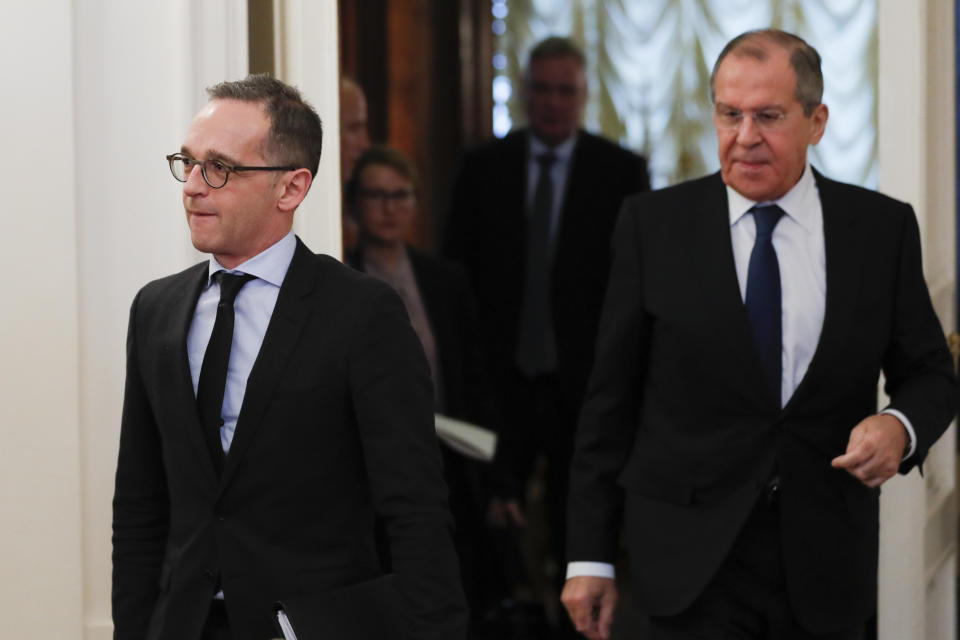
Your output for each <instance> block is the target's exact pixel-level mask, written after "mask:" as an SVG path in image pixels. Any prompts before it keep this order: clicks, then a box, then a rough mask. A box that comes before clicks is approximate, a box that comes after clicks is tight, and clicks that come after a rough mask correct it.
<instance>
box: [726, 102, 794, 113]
mask: <svg viewBox="0 0 960 640" xmlns="http://www.w3.org/2000/svg"><path fill="white" fill-rule="evenodd" d="M715 106H716V107H717V108H721V109H733V110H734V111H754V112H756V111H769V110H771V109H774V110H777V111H786V110H787V109H786V108H785V107H783V106H782V105H779V104H765V105H763V106H762V107H758V108H756V109H741V108H740V107H735V106H733V105H732V104H727V103H726V102H717V103H716V105H715Z"/></svg>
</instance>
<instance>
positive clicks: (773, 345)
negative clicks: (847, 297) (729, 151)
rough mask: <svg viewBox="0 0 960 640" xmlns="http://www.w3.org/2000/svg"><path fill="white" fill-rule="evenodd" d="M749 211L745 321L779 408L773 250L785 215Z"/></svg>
mask: <svg viewBox="0 0 960 640" xmlns="http://www.w3.org/2000/svg"><path fill="white" fill-rule="evenodd" d="M751 211H752V212H753V219H754V221H755V222H756V224H757V239H756V242H754V245H753V251H752V252H751V253H750V266H749V269H748V270H747V298H746V307H747V318H748V319H749V322H750V330H751V332H752V333H753V344H754V346H755V347H756V350H757V355H758V356H759V357H760V364H761V366H762V368H763V374H764V377H765V378H766V380H767V384H768V386H769V387H770V391H771V392H772V393H773V394H774V397H775V398H776V399H777V404H778V405H779V404H780V402H781V398H780V395H781V390H780V385H781V379H782V377H783V375H782V368H783V359H782V353H781V352H782V349H783V329H782V322H781V306H780V304H781V303H780V264H779V262H777V252H776V250H775V249H774V248H773V230H774V228H775V227H776V226H777V223H778V222H779V221H780V218H781V217H783V213H784V212H783V209H781V208H780V207H778V206H777V205H766V206H755V207H753V209H751Z"/></svg>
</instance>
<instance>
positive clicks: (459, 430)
mask: <svg viewBox="0 0 960 640" xmlns="http://www.w3.org/2000/svg"><path fill="white" fill-rule="evenodd" d="M434 420H435V423H436V428H437V435H438V436H439V437H440V439H441V440H443V441H444V442H445V443H446V444H447V445H448V446H449V447H450V448H451V449H453V450H454V451H457V452H458V453H462V454H463V455H465V456H468V457H470V458H474V459H476V460H482V461H483V462H490V461H491V460H493V456H494V454H495V453H496V451H497V434H496V433H494V432H493V431H491V430H490V429H484V428H483V427H478V426H477V425H475V424H470V423H469V422H464V421H463V420H455V419H454V418H451V417H449V416H444V415H440V414H439V413H437V414H434Z"/></svg>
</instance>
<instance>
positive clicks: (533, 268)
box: [516, 151, 557, 377]
mask: <svg viewBox="0 0 960 640" xmlns="http://www.w3.org/2000/svg"><path fill="white" fill-rule="evenodd" d="M556 161H557V156H556V154H554V153H553V152H552V151H547V152H546V153H543V154H541V155H539V156H537V164H539V165H540V175H539V176H538V178H537V187H536V190H535V191H534V195H533V210H532V211H531V212H530V216H529V219H528V221H527V256H526V258H527V265H526V266H527V268H526V277H525V279H524V288H523V307H522V308H521V310H520V327H519V335H518V336H517V352H516V362H517V367H518V368H519V369H520V371H522V372H523V373H524V374H525V375H527V376H531V377H532V376H536V375H540V374H544V373H550V372H552V371H554V370H555V369H556V368H557V345H556V338H555V337H554V332H553V312H552V309H551V306H550V302H551V299H552V296H551V295H550V287H551V278H550V271H551V266H552V265H551V260H550V219H551V214H552V213H553V179H552V177H551V176H550V171H551V170H552V168H553V165H554V163H555V162H556Z"/></svg>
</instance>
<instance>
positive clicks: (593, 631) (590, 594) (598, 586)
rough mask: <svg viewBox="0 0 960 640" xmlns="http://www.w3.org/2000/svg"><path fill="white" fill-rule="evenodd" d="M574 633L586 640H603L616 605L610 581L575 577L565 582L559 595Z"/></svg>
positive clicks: (615, 588) (614, 589)
mask: <svg viewBox="0 0 960 640" xmlns="http://www.w3.org/2000/svg"><path fill="white" fill-rule="evenodd" d="M560 600H561V601H562V602H563V606H565V607H566V608H567V613H569V614H570V619H571V620H573V625H574V626H575V627H576V628H577V631H579V632H580V633H582V634H583V635H585V636H587V637H588V638H590V640H607V639H608V638H609V637H610V625H612V624H613V609H614V607H615V606H616V604H617V587H616V585H615V584H614V582H613V580H612V579H611V578H597V577H595V576H577V577H574V578H570V579H569V580H567V583H566V584H565V585H564V587H563V593H562V594H561V595H560Z"/></svg>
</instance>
